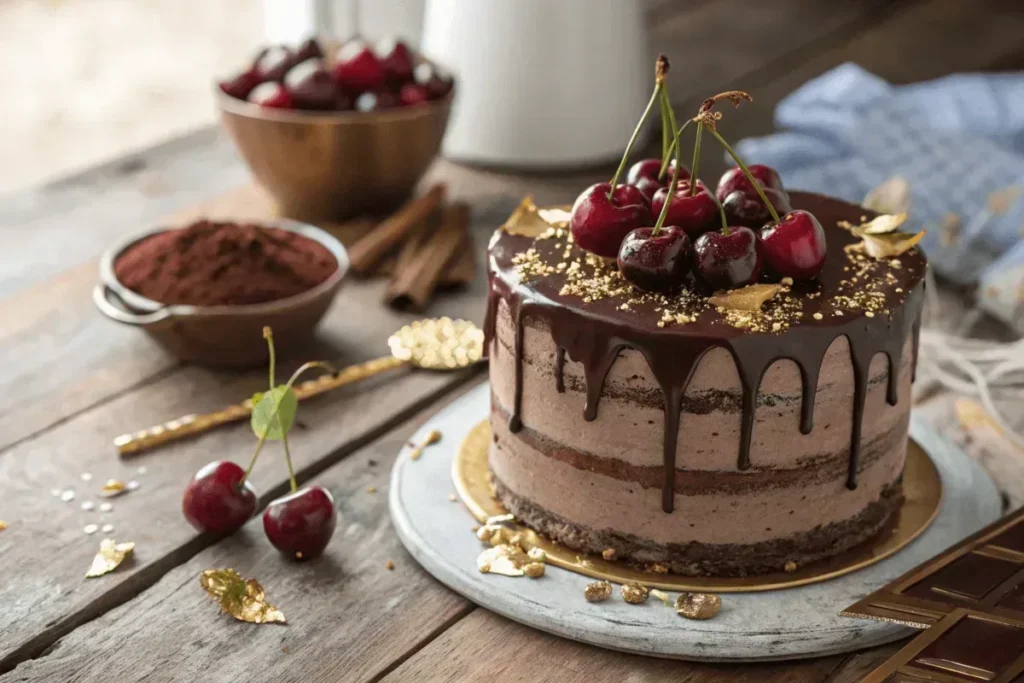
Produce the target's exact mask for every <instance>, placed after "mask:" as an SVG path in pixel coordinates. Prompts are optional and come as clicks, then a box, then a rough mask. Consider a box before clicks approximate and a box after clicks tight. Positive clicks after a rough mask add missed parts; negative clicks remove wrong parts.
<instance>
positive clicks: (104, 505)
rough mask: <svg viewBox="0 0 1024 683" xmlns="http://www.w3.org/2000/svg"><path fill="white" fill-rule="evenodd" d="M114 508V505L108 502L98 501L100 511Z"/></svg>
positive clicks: (108, 510)
mask: <svg viewBox="0 0 1024 683" xmlns="http://www.w3.org/2000/svg"><path fill="white" fill-rule="evenodd" d="M113 509H114V506H113V505H111V504H110V503H100V512H110V511H111V510H113Z"/></svg>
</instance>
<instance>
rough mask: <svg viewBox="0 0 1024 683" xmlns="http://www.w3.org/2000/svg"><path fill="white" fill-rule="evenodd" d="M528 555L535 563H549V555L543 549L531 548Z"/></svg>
mask: <svg viewBox="0 0 1024 683" xmlns="http://www.w3.org/2000/svg"><path fill="white" fill-rule="evenodd" d="M526 554H527V556H529V558H530V559H531V560H533V561H534V562H547V561H548V554H547V553H546V552H544V551H543V550H542V549H541V548H530V550H529V551H528V552H527V553H526Z"/></svg>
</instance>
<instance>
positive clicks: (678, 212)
mask: <svg viewBox="0 0 1024 683" xmlns="http://www.w3.org/2000/svg"><path fill="white" fill-rule="evenodd" d="M691 182H692V179H687V180H680V181H679V182H678V183H676V191H675V193H673V195H672V202H671V203H670V204H669V207H668V215H666V216H665V225H676V226H679V227H680V228H682V229H683V230H684V231H685V232H686V234H687V235H689V236H690V239H691V240H693V239H696V238H697V237H698V236H699V235H701V234H703V233H705V232H707V231H708V230H710V229H711V228H712V227H713V226H714V225H715V221H717V220H718V204H716V203H715V198H714V197H712V196H711V193H710V192H708V188H706V187H705V186H704V183H702V182H701V181H699V180H698V181H697V192H696V194H693V195H691V194H690V183H691ZM667 198H668V188H667V187H663V188H662V189H660V190H658V191H657V192H655V193H654V199H653V200H652V201H651V214H652V215H654V216H660V215H661V209H662V207H663V206H664V205H665V201H666V199H667Z"/></svg>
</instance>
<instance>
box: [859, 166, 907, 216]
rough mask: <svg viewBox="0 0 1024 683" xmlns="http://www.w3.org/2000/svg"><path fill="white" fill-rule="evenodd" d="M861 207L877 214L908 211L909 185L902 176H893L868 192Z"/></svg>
mask: <svg viewBox="0 0 1024 683" xmlns="http://www.w3.org/2000/svg"><path fill="white" fill-rule="evenodd" d="M861 205H862V206H863V207H864V208H865V209H871V210H872V211H877V212H878V213H904V212H906V211H909V210H910V183H908V182H907V180H906V178H904V177H903V176H898V175H897V176H893V177H891V178H889V179H888V180H886V181H885V182H883V183H882V184H881V185H879V186H878V187H876V188H874V189H872V190H871V191H870V192H868V193H867V195H866V196H865V197H864V201H863V202H861Z"/></svg>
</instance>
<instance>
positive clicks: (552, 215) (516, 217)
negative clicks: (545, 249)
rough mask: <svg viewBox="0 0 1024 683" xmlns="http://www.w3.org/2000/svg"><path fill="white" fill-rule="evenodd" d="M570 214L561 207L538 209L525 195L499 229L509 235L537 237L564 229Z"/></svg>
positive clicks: (529, 197) (530, 198)
mask: <svg viewBox="0 0 1024 683" xmlns="http://www.w3.org/2000/svg"><path fill="white" fill-rule="evenodd" d="M570 217H571V214H570V213H569V212H568V211H567V210H565V209H564V208H561V207H554V208H550V209H538V208H537V205H536V204H534V203H533V197H532V196H530V195H526V196H525V197H523V201H521V202H519V206H517V207H516V208H515V211H513V212H512V215H510V216H509V217H508V219H507V220H506V221H505V223H504V225H502V226H501V230H503V231H504V232H507V233H508V234H510V235H519V236H520V237H531V238H537V237H540V236H542V235H544V234H545V233H548V232H549V231H550V232H551V234H554V233H555V231H557V230H561V229H565V228H566V227H568V225H569V218H570Z"/></svg>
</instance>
